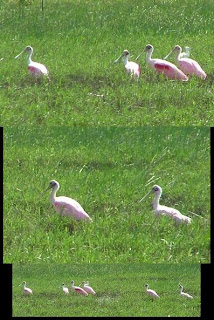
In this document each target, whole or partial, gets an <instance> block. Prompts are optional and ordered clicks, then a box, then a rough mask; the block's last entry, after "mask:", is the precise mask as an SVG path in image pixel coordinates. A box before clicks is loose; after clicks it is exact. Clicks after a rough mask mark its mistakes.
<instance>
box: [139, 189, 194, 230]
mask: <svg viewBox="0 0 214 320" xmlns="http://www.w3.org/2000/svg"><path fill="white" fill-rule="evenodd" d="M151 192H154V194H155V198H154V200H153V202H152V206H153V209H154V211H155V215H156V216H159V215H167V216H169V217H170V218H172V219H174V220H175V221H176V223H180V222H185V223H187V224H189V223H191V221H192V219H191V218H189V217H187V216H185V215H183V214H182V213H180V211H178V210H177V209H174V208H170V207H167V206H162V205H160V204H159V201H160V197H161V195H162V188H161V187H160V186H158V185H154V186H153V187H152V189H151V190H150V191H149V192H148V193H147V194H146V195H145V196H144V197H143V198H142V199H141V200H140V201H139V202H141V201H143V200H144V199H145V198H146V197H147V196H148V195H149V194H150V193H151Z"/></svg>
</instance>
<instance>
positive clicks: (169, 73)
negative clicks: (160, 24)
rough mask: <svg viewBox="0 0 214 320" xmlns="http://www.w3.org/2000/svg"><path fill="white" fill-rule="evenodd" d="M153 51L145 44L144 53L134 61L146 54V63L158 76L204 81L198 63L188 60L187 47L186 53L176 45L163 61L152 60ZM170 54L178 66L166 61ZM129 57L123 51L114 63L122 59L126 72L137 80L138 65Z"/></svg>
mask: <svg viewBox="0 0 214 320" xmlns="http://www.w3.org/2000/svg"><path fill="white" fill-rule="evenodd" d="M153 51H154V47H153V46H152V45H151V44H147V45H146V47H145V49H144V51H142V52H141V53H140V54H139V56H138V57H137V58H136V60H138V59H139V58H140V56H141V55H142V54H143V53H144V52H146V53H147V55H146V61H147V63H148V65H149V67H150V68H151V69H153V70H155V71H156V72H158V73H159V74H163V75H164V76H165V77H166V78H169V79H173V80H181V81H188V80H189V78H188V76H193V75H195V76H196V77H198V78H201V79H203V80H205V79H206V77H207V75H206V73H205V72H204V70H203V69H202V68H201V66H200V65H199V63H198V62H197V61H195V60H193V59H190V58H189V55H190V48H189V47H186V52H182V48H181V47H180V46H178V45H176V46H175V47H174V48H173V49H172V51H171V52H170V53H169V54H168V55H167V56H166V57H165V58H164V59H152V53H153ZM172 53H175V61H176V63H177V65H178V66H176V65H175V64H173V63H171V62H169V61H166V60H167V59H168V57H169V56H170V55H171V54H172ZM129 56H130V53H129V51H128V50H124V51H123V53H122V54H121V56H120V57H119V58H118V59H116V60H115V61H114V63H118V62H119V61H120V60H121V58H122V57H123V58H124V66H125V69H126V71H127V72H128V73H130V74H131V75H132V76H135V77H137V78H139V77H140V74H141V68H140V65H139V64H138V63H136V62H133V61H129Z"/></svg>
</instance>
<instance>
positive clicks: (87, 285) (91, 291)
mask: <svg viewBox="0 0 214 320" xmlns="http://www.w3.org/2000/svg"><path fill="white" fill-rule="evenodd" d="M82 284H83V289H84V290H85V291H86V292H88V293H90V294H93V295H95V294H96V292H95V291H94V289H93V288H92V287H90V286H89V282H88V281H83V282H82Z"/></svg>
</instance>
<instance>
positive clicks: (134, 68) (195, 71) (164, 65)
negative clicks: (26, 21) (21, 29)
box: [15, 44, 207, 81]
mask: <svg viewBox="0 0 214 320" xmlns="http://www.w3.org/2000/svg"><path fill="white" fill-rule="evenodd" d="M153 51H154V47H153V46H152V45H151V44H147V45H146V47H145V49H144V51H143V52H141V53H140V54H139V56H138V57H137V58H136V60H138V59H139V58H140V56H141V55H142V54H143V53H144V52H146V53H147V56H146V61H147V63H148V65H149V67H150V68H151V69H153V70H155V71H156V72H158V73H159V74H163V75H164V76H165V77H166V78H169V79H177V80H181V81H188V79H189V78H188V77H189V76H193V75H195V76H196V77H198V78H201V79H203V80H205V79H206V76H207V75H206V73H205V72H204V70H203V69H202V68H201V66H200V65H199V63H198V62H197V61H195V60H193V59H190V58H189V56H190V48H189V47H186V51H185V52H182V48H181V47H180V46H179V45H176V46H175V47H174V48H173V49H172V51H171V52H170V53H169V54H168V55H167V56H166V57H165V58H164V59H153V58H152V53H153ZM23 53H27V64H28V71H29V72H30V74H31V75H33V76H35V77H40V76H46V77H47V78H48V79H49V80H50V78H49V75H48V73H49V72H48V69H47V68H46V67H45V66H44V65H43V64H41V63H38V62H34V61H33V60H32V55H33V48H32V47H31V46H27V47H26V48H25V49H24V50H23V51H21V52H20V53H19V54H18V55H17V56H16V57H15V59H17V58H19V57H20V55H22V54H23ZM172 53H175V61H176V64H177V66H176V65H175V64H173V63H172V62H169V61H166V60H167V59H168V58H169V56H170V55H171V54H172ZM129 56H130V53H129V51H128V50H124V51H123V53H122V54H121V55H120V56H119V58H117V59H116V60H115V61H114V63H118V62H119V61H120V60H121V59H122V58H123V62H124V66H125V70H126V71H127V72H128V73H130V74H131V75H132V76H134V77H137V78H139V77H140V74H141V68H140V65H139V64H138V63H136V62H133V61H129Z"/></svg>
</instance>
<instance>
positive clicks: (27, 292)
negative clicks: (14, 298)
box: [19, 281, 33, 295]
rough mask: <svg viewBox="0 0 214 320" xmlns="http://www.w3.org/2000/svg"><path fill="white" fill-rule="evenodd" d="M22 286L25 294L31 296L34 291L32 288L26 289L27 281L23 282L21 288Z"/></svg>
mask: <svg viewBox="0 0 214 320" xmlns="http://www.w3.org/2000/svg"><path fill="white" fill-rule="evenodd" d="M21 285H24V294H26V295H29V294H32V293H33V291H32V290H31V289H30V288H27V287H26V281H23V282H22V283H21V284H20V285H19V286H21Z"/></svg>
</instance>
